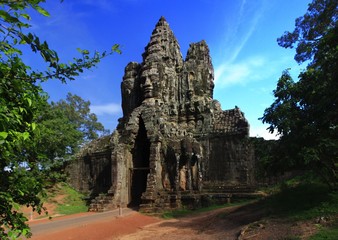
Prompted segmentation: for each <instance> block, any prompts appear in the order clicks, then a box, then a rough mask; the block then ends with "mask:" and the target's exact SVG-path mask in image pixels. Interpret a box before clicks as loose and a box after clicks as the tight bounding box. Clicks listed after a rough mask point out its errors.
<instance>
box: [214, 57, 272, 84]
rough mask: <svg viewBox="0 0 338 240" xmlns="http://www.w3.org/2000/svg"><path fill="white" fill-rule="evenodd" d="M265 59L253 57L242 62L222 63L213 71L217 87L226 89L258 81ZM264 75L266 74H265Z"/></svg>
mask: <svg viewBox="0 0 338 240" xmlns="http://www.w3.org/2000/svg"><path fill="white" fill-rule="evenodd" d="M266 62H267V61H266V59H265V58H264V57H262V56H255V57H251V58H249V59H245V60H244V61H242V62H236V63H231V62H227V63H223V64H221V65H219V66H218V67H217V68H216V69H215V82H216V83H217V86H218V87H221V88H222V87H226V86H229V85H233V84H242V85H243V84H245V83H247V82H249V81H254V80H259V79H260V78H261V77H262V75H261V74H263V73H262V71H264V65H265V63H266ZM265 74H266V72H265Z"/></svg>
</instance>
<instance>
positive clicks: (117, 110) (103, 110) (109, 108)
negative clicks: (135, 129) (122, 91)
mask: <svg viewBox="0 0 338 240" xmlns="http://www.w3.org/2000/svg"><path fill="white" fill-rule="evenodd" d="M90 110H91V111H92V112H93V113H95V114H96V115H106V114H107V115H120V114H122V109H121V105H120V104H117V103H107V104H103V105H92V106H90Z"/></svg>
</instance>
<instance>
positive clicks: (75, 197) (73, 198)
mask: <svg viewBox="0 0 338 240" xmlns="http://www.w3.org/2000/svg"><path fill="white" fill-rule="evenodd" d="M59 194H64V195H65V198H64V199H63V200H62V202H61V203H58V204H57V207H56V211H57V212H58V213H59V214H66V215H68V214H74V213H80V212H86V211H88V207H87V206H86V202H85V201H84V200H83V197H84V196H83V195H82V194H81V193H79V192H77V191H76V190H75V189H73V188H72V187H70V186H69V185H68V184H65V183H62V184H60V191H59Z"/></svg>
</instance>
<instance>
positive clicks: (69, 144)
mask: <svg viewBox="0 0 338 240" xmlns="http://www.w3.org/2000/svg"><path fill="white" fill-rule="evenodd" d="M89 106H90V102H89V101H84V100H83V99H82V98H81V97H79V96H77V95H72V94H71V93H68V95H67V98H66V100H60V101H58V102H56V103H55V102H51V103H50V104H48V103H47V104H45V105H43V106H42V109H41V110H40V113H41V114H39V115H37V119H36V122H37V124H38V129H37V131H36V134H35V141H34V142H35V143H36V145H37V149H36V151H38V152H39V161H40V162H39V163H40V166H41V169H42V170H43V171H44V173H45V175H46V179H45V180H49V181H50V183H51V184H53V183H55V182H57V181H59V180H64V179H63V178H64V177H65V176H64V175H63V171H64V166H65V164H66V163H67V162H68V161H70V160H72V158H73V157H74V155H75V154H76V153H77V151H78V150H79V148H80V147H81V146H82V145H83V144H85V143H86V142H88V141H91V140H94V139H96V138H98V137H99V136H102V135H106V134H108V133H109V131H108V130H106V129H104V127H103V125H102V124H101V123H100V122H98V121H97V117H96V115H95V114H94V113H91V112H90V108H89Z"/></svg>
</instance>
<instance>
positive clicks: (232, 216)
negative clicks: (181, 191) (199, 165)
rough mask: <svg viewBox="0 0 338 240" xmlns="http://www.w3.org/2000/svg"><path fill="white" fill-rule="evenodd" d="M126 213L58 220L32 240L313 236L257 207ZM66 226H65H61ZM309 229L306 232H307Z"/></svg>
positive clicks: (41, 226) (39, 228)
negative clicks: (174, 214) (177, 214)
mask: <svg viewBox="0 0 338 240" xmlns="http://www.w3.org/2000/svg"><path fill="white" fill-rule="evenodd" d="M128 211H129V212H127V211H126V210H125V215H124V216H122V217H118V216H117V215H118V214H117V212H116V211H115V212H110V213H104V214H101V216H100V214H93V213H87V214H83V215H80V216H71V217H66V218H64V219H62V218H55V219H54V220H53V221H55V222H57V223H56V225H54V226H55V227H54V228H53V227H52V226H51V227H50V228H49V227H48V228H47V225H46V223H44V222H40V223H38V222H34V223H32V225H31V226H32V229H33V234H34V235H33V238H32V240H46V239H47V240H68V239H72V240H113V239H119V240H150V239H151V240H154V239H155V240H156V239H160V240H173V239H174V240H178V239H179V240H191V239H194V240H202V239H203V240H217V239H222V240H244V239H250V240H264V239H271V240H273V239H285V237H287V236H296V235H298V236H306V235H309V234H313V231H314V227H313V226H312V225H311V224H310V225H304V223H303V224H302V223H301V224H300V225H295V226H293V225H294V224H293V223H288V222H283V221H281V220H278V219H269V220H267V219H264V211H263V210H262V209H261V208H260V207H259V205H257V204H250V205H247V206H244V207H228V208H222V209H218V210H214V211H210V212H206V213H200V214H196V215H193V216H190V217H185V218H179V219H171V220H163V219H160V218H156V217H151V216H145V215H142V214H140V213H138V212H135V211H131V210H128ZM60 222H63V223H60ZM304 229H305V230H304Z"/></svg>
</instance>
